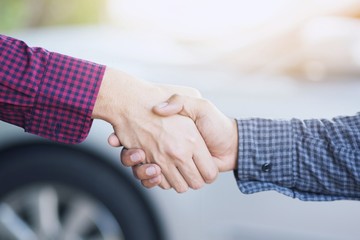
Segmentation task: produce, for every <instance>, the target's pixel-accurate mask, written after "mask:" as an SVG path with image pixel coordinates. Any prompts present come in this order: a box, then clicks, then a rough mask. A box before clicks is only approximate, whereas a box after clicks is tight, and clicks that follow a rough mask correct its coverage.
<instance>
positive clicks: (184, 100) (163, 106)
mask: <svg viewBox="0 0 360 240" xmlns="http://www.w3.org/2000/svg"><path fill="white" fill-rule="evenodd" d="M189 98H191V97H185V96H180V95H177V94H175V95H173V96H171V97H170V98H169V99H168V100H167V101H166V102H162V103H160V104H158V105H156V106H155V107H154V108H153V111H154V113H156V114H157V115H160V116H163V117H168V116H172V115H175V114H181V115H184V116H187V117H190V118H191V119H192V120H194V121H195V115H193V114H191V113H192V112H193V111H192V106H191V104H190V101H188V100H189Z"/></svg>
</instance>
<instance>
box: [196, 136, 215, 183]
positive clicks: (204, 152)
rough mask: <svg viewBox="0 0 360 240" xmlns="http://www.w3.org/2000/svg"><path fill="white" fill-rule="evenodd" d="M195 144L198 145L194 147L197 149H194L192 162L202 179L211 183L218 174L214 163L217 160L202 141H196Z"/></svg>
mask: <svg viewBox="0 0 360 240" xmlns="http://www.w3.org/2000/svg"><path fill="white" fill-rule="evenodd" d="M197 144H198V146H197V148H196V149H198V151H196V152H195V153H194V156H193V159H194V164H195V165H196V168H197V169H198V171H199V172H200V174H201V176H202V178H203V180H204V181H205V182H206V183H212V182H213V181H215V179H216V177H217V176H218V174H219V169H218V168H217V165H216V163H218V162H219V160H218V159H215V158H213V157H212V156H211V154H210V152H209V150H208V149H207V147H206V144H205V142H204V141H198V142H197Z"/></svg>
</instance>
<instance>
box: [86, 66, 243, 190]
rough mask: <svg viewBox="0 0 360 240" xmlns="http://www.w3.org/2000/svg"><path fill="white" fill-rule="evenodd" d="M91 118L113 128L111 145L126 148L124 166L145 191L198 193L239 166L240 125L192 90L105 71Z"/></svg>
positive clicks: (122, 154) (123, 158) (122, 157)
mask: <svg viewBox="0 0 360 240" xmlns="http://www.w3.org/2000/svg"><path fill="white" fill-rule="evenodd" d="M174 94H175V95H174ZM176 94H181V95H176ZM154 106H155V107H154ZM93 115H94V118H100V119H103V120H106V121H108V122H109V123H111V124H112V125H113V128H114V131H115V133H114V134H112V135H111V136H110V137H109V144H110V145H111V146H114V147H115V146H121V145H122V146H124V149H123V150H122V153H121V159H122V162H123V164H124V165H125V166H131V167H133V172H134V175H135V176H136V177H137V178H138V179H140V180H141V182H142V184H143V185H144V186H145V187H148V188H150V187H153V186H156V185H159V186H160V187H162V188H164V189H169V188H174V189H175V190H176V191H177V192H185V191H187V190H188V188H189V187H190V188H192V189H199V188H201V187H202V186H203V185H204V184H205V183H211V182H213V181H214V180H215V178H216V177H217V175H218V172H219V171H220V172H222V171H229V170H231V169H234V168H235V166H236V159H237V156H236V155H237V127H236V122H235V121H234V120H233V119H230V118H228V117H226V116H225V115H223V114H222V113H221V112H220V111H219V110H218V109H217V108H216V107H215V106H214V105H213V104H211V103H210V102H208V101H207V100H204V99H201V98H200V95H199V93H198V91H196V90H194V89H191V88H184V87H177V86H168V85H166V86H159V85H154V84H149V83H147V82H143V81H140V80H137V79H135V78H133V77H131V76H128V75H126V74H125V73H122V72H118V71H115V70H111V69H107V71H106V72H105V76H104V79H103V83H102V85H101V88H100V91H99V94H98V99H97V101H96V103H95V107H94V112H93ZM119 116H120V117H119ZM140 163H141V164H140Z"/></svg>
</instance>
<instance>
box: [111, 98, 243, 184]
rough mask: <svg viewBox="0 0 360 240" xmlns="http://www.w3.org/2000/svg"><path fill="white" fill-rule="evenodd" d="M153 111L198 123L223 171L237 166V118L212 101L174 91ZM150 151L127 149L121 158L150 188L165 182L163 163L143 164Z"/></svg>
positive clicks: (114, 143)
mask: <svg viewBox="0 0 360 240" xmlns="http://www.w3.org/2000/svg"><path fill="white" fill-rule="evenodd" d="M153 112H154V113H156V114H158V115H159V116H163V117H165V118H166V117H171V116H173V115H174V114H180V115H183V116H186V117H188V118H190V119H192V121H194V123H195V124H196V126H197V128H198V130H199V132H200V133H201V135H202V137H203V139H204V141H205V143H206V145H207V147H208V149H209V151H210V153H211V155H212V156H213V157H215V158H216V159H218V161H215V162H216V164H217V167H218V169H219V171H220V172H226V171H231V170H234V169H235V168H236V167H237V166H236V165H237V154H238V130H237V124H236V121H235V120H234V119H231V118H228V117H226V116H225V115H224V114H222V113H221V112H220V111H219V110H218V109H217V108H216V107H215V106H214V105H213V104H212V103H211V102H209V101H207V100H205V99H201V98H194V97H189V96H179V95H174V96H172V97H171V98H170V99H169V100H168V101H166V102H164V103H161V104H159V105H157V106H155V107H154V108H153ZM109 143H110V145H112V146H119V145H121V143H120V142H119V140H118V139H117V138H116V136H115V135H111V136H110V137H109ZM146 157H147V155H146V154H145V153H144V152H143V151H142V149H124V150H123V151H122V153H121V160H122V163H123V164H124V165H125V166H129V167H132V168H133V172H134V175H135V177H137V178H138V179H139V180H141V182H142V184H143V185H144V186H145V187H147V188H151V187H154V186H157V185H159V184H160V183H161V182H162V180H163V179H162V178H161V175H160V173H161V171H162V169H161V167H159V166H157V165H155V164H141V165H138V164H139V163H142V162H144V161H145V159H146Z"/></svg>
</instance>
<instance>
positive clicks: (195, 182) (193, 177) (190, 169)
mask: <svg viewBox="0 0 360 240" xmlns="http://www.w3.org/2000/svg"><path fill="white" fill-rule="evenodd" d="M178 170H179V172H180V173H181V175H182V176H183V178H184V179H185V181H186V183H187V185H188V186H189V187H190V188H192V189H200V188H202V187H203V186H204V184H205V182H204V180H203V177H202V176H201V174H200V172H199V170H198V168H197V167H196V165H195V163H194V160H193V159H191V161H189V162H186V163H185V162H183V161H182V162H181V163H180V164H179V166H178Z"/></svg>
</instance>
